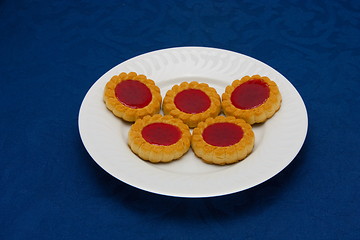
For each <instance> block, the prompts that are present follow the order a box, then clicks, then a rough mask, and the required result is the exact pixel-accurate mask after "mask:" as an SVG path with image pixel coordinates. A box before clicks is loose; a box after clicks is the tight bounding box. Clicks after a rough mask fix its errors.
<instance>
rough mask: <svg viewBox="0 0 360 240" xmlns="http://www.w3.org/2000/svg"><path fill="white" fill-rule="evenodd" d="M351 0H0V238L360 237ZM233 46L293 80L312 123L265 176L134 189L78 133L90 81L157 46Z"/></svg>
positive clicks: (358, 31)
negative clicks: (172, 193)
mask: <svg viewBox="0 0 360 240" xmlns="http://www.w3.org/2000/svg"><path fill="white" fill-rule="evenodd" d="M359 40H360V4H359V2H358V1H218V0H217V1H215V0H214V1H199V0H193V1H161V0H157V1H25V0H18V1H11V0H3V1H0V80H1V87H0V89H1V94H0V111H1V117H0V130H1V131H0V132H1V135H0V190H1V196H0V239H137V238H139V239H360V225H359V218H360V205H359V200H360V194H359V190H360V154H359V150H358V148H359V146H360V141H359V120H360V119H359V104H360V101H359V100H360V98H359V89H360V86H359V83H360V79H359V76H360V66H359V62H360V48H359ZM178 46H207V47H216V48H223V49H228V50H232V51H235V52H240V53H243V54H246V55H249V56H251V57H254V58H256V59H259V60H260V61H263V62H265V63H267V64H269V65H270V66H272V67H273V68H275V69H277V70H278V71H279V72H281V73H282V74H283V75H284V76H285V77H286V78H287V79H289V81H291V83H292V84H293V85H294V86H295V87H296V88H297V89H298V91H299V93H300V94H301V96H302V97H303V99H304V102H305V104H306V106H307V110H308V114H309V130H308V135H307V138H306V141H305V143H304V145H303V148H302V149H301V151H300V152H299V154H298V155H297V157H296V158H295V159H294V161H293V162H292V163H291V164H290V165H289V166H288V167H287V168H286V169H285V170H284V171H282V172H281V173H280V174H278V175H277V176H275V177H274V178H272V179H270V180H269V181H267V182H265V183H263V184H260V185H258V186H256V187H254V188H251V189H248V190H246V191H243V192H239V193H235V194H231V195H227V196H222V197H214V198H202V199H186V198H173V197H166V196H161V195H156V194H152V193H148V192H145V191H142V190H138V189H136V188H133V187H131V186H128V185H126V184H125V183H123V182H121V181H119V180H117V179H115V178H113V177H112V176H110V175H109V174H108V173H106V172H105V171H103V170H102V169H101V168H100V167H99V166H98V165H97V164H96V163H95V162H94V161H93V160H92V159H91V157H90V156H89V155H88V153H87V151H86V150H85V148H84V147H83V144H82V142H81V139H80V136H79V132H78V125H77V120H78V112H79V108H80V104H81V101H82V99H83V98H84V96H85V94H86V92H87V90H88V89H89V88H90V86H91V85H92V84H93V83H94V82H95V81H96V80H97V79H98V78H99V77H100V76H101V75H102V74H104V73H105V72H106V71H108V70H109V69H110V68H112V67H113V66H115V65H117V64H119V63H121V62H122V61H125V60H127V59H129V58H131V57H134V56H137V55H139V54H142V53H146V52H149V51H153V50H158V49H163V48H169V47H178Z"/></svg>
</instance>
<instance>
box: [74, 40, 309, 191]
mask: <svg viewBox="0 0 360 240" xmlns="http://www.w3.org/2000/svg"><path fill="white" fill-rule="evenodd" d="M132 71H134V72H137V73H138V74H145V75H146V76H147V77H148V78H150V79H152V80H154V81H155V83H156V85H157V86H159V88H160V90H161V95H162V97H164V96H165V94H166V92H167V90H169V89H170V88H171V87H172V86H173V85H175V84H179V83H181V82H183V81H187V82H190V81H198V82H205V83H207V84H209V85H210V86H211V87H214V88H215V89H216V90H217V92H218V94H219V95H220V96H221V95H222V93H223V92H224V91H225V88H226V86H227V85H230V84H231V83H232V81H233V80H235V79H240V78H241V77H243V76H245V75H255V74H259V75H261V76H268V77H269V78H270V79H271V80H273V81H275V82H276V83H277V85H278V87H279V89H280V92H281V94H282V98H283V101H282V105H281V108H280V110H279V111H278V112H277V113H276V114H275V115H274V116H273V117H272V118H271V119H269V120H268V121H266V122H265V123H264V124H259V125H255V126H254V127H253V130H254V133H255V138H256V140H255V146H254V149H253V152H252V153H251V154H250V155H249V156H248V157H247V158H245V159H244V160H243V161H241V162H239V163H236V164H232V165H227V166H216V165H209V164H206V163H204V162H202V161H201V160H200V159H199V158H197V157H196V156H195V155H194V153H193V151H192V150H191V149H190V150H189V152H187V153H186V154H185V155H184V156H183V157H182V158H181V159H179V160H176V161H173V162H171V163H166V164H152V163H150V162H147V161H143V160H141V159H140V158H139V157H137V156H136V155H135V154H134V153H133V152H132V151H131V150H130V148H129V147H128V145H127V134H128V131H129V128H130V126H131V124H130V123H126V122H124V121H122V120H120V119H119V118H117V117H115V116H114V115H113V114H112V113H111V112H110V111H109V110H108V109H107V108H106V107H105V104H104V102H103V91H104V86H105V84H106V83H107V82H108V81H109V80H110V78H111V77H112V76H114V75H118V74H119V73H121V72H132ZM78 123H79V131H80V135H81V139H82V141H83V144H84V146H85V148H86V150H87V151H88V153H89V154H90V156H91V157H92V158H93V159H94V160H95V162H96V163H97V164H98V165H100V166H101V167H102V168H103V169H104V170H105V171H107V172H108V173H109V174H111V175H112V176H114V177H115V178H117V179H119V180H121V181H123V182H125V183H127V184H129V185H131V186H134V187H136V188H139V189H143V190H145V191H149V192H153V193H157V194H162V195H168V196H177V197H212V196H220V195H225V194H230V193H234V192H238V191H242V190H245V189H248V188H251V187H253V186H256V185H258V184H260V183H262V182H264V181H266V180H268V179H269V178H271V177H273V176H275V175H276V174H277V173H279V172H280V171H282V170H283V169H284V168H285V167H286V166H287V165H288V164H289V163H290V162H291V161H292V160H293V159H294V158H295V156H296V155H297V153H298V152H299V150H300V149H301V147H302V145H303V143H304V140H305V137H306V133H307V127H308V118H307V112H306V108H305V105H304V103H303V100H302V98H301V96H300V95H299V93H298V92H297V90H296V89H295V87H294V86H293V85H292V84H291V83H290V82H289V81H288V80H287V79H286V78H285V77H284V76H282V75H281V74H280V73H279V72H277V71H276V70H274V69H273V68H271V67H270V66H268V65H266V64H264V63H262V62H260V61H258V60H256V59H254V58H251V57H248V56H245V55H243V54H239V53H236V52H231V51H227V50H222V49H216V48H206V47H179V48H169V49H163V50H159V51H154V52H150V53H146V54H143V55H140V56H137V57H134V58H131V59H129V60H127V61H125V62H123V63H121V64H119V65H117V66H115V67H114V68H112V69H111V70H109V71H108V72H107V73H105V74H104V75H103V76H102V77H100V78H99V79H98V80H97V81H96V82H95V83H94V85H93V86H92V87H91V88H90V90H89V91H88V92H87V94H86V96H85V98H84V100H83V102H82V105H81V108H80V112H79V122H78Z"/></svg>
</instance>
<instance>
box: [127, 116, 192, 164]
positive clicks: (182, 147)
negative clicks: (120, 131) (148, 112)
mask: <svg viewBox="0 0 360 240" xmlns="http://www.w3.org/2000/svg"><path fill="white" fill-rule="evenodd" d="M190 140H191V133H190V130H189V127H188V126H187V125H186V124H184V123H183V122H182V121H181V120H180V119H176V118H173V117H172V116H170V115H166V116H162V115H160V114H156V115H154V116H145V117H144V118H142V119H138V120H136V122H135V123H134V124H133V125H132V126H131V128H130V130H129V135H128V144H129V146H130V148H131V150H132V151H133V152H134V153H135V154H136V155H138V156H139V157H140V158H142V159H143V160H148V161H150V162H153V163H158V162H170V161H172V160H175V159H178V158H180V157H181V156H182V155H184V154H185V153H186V152H187V151H188V150H189V148H190Z"/></svg>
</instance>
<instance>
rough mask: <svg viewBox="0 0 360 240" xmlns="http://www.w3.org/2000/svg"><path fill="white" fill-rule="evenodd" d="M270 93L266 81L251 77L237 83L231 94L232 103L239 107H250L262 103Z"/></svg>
mask: <svg viewBox="0 0 360 240" xmlns="http://www.w3.org/2000/svg"><path fill="white" fill-rule="evenodd" d="M269 95H270V89H269V86H268V85H267V83H266V82H264V81H262V80H260V79H253V80H250V81H247V82H244V83H243V84H241V85H239V86H238V87H237V88H235V90H234V91H233V93H232V94H231V102H232V104H233V105H234V106H235V107H237V108H240V109H252V108H256V107H258V106H260V105H261V104H263V103H264V102H265V101H266V100H267V99H268V98H269Z"/></svg>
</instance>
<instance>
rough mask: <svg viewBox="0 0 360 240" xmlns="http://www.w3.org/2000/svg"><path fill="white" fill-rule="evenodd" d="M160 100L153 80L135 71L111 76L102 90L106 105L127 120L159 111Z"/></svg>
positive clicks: (158, 91)
mask: <svg viewBox="0 0 360 240" xmlns="http://www.w3.org/2000/svg"><path fill="white" fill-rule="evenodd" d="M161 100H162V98H161V95H160V89H159V88H158V87H157V86H156V85H155V83H154V81H153V80H151V79H148V78H147V77H146V76H145V75H142V74H141V75H138V74H137V73H135V72H130V73H124V72H123V73H121V74H120V75H118V76H113V77H112V78H111V80H110V81H109V82H108V83H107V84H106V86H105V90H104V101H105V104H106V107H107V108H108V109H109V110H110V111H112V112H113V113H114V115H115V116H117V117H119V118H122V119H124V120H125V121H128V122H134V121H135V120H136V119H138V118H142V117H144V116H146V115H154V114H156V113H159V111H160V106H161Z"/></svg>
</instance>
